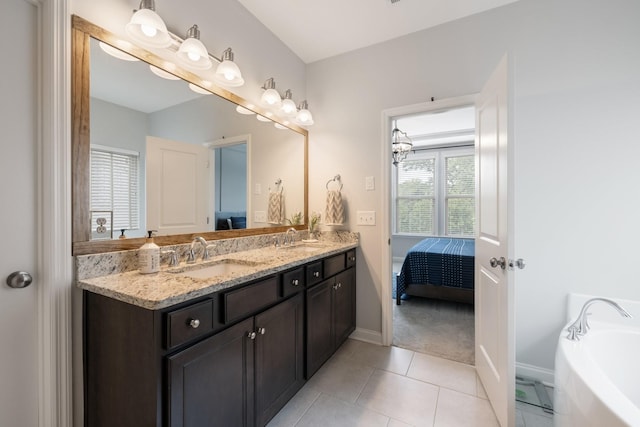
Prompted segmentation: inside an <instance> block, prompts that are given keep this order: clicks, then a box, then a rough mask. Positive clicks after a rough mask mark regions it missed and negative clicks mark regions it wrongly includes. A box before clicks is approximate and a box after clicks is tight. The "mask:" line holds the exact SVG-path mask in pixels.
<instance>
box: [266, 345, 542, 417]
mask: <svg viewBox="0 0 640 427" xmlns="http://www.w3.org/2000/svg"><path fill="white" fill-rule="evenodd" d="M522 406H525V407H522ZM527 406H530V405H526V404H522V405H520V406H518V411H517V414H516V421H517V426H518V427H538V426H540V427H550V426H552V424H553V423H552V419H551V418H550V416H549V415H547V416H544V415H541V414H540V413H542V411H541V410H539V412H540V413H538V412H537V411H536V410H538V408H536V407H531V408H526V407H527ZM497 425H498V422H497V420H496V417H495V415H494V413H493V410H492V409H491V405H490V404H489V401H488V400H487V399H486V394H485V392H484V389H483V388H482V385H481V384H480V381H479V380H478V378H477V376H476V371H475V368H474V367H473V366H471V365H466V364H463V363H458V362H453V361H450V360H446V359H441V358H438V357H434V356H429V355H426V354H422V353H417V352H414V351H411V350H405V349H402V348H398V347H382V346H378V345H373V344H368V343H364V342H361V341H356V340H351V339H349V340H347V341H346V342H345V343H344V344H343V345H342V347H340V348H339V349H338V351H337V352H336V354H335V355H334V356H333V357H332V358H331V359H329V360H328V361H327V362H326V363H325V364H324V366H322V368H320V370H319V371H318V372H317V373H316V374H315V375H314V376H313V377H312V378H311V379H310V380H309V381H308V382H307V384H305V386H304V387H303V388H302V389H301V390H300V391H299V392H298V393H297V394H296V395H295V396H294V397H293V399H291V400H290V401H289V403H288V404H287V405H286V406H285V407H284V408H283V409H282V410H281V411H280V412H279V413H278V414H277V415H276V416H275V417H274V419H273V420H271V422H270V423H269V424H268V427H292V426H296V427H300V426H322V427H341V426H345V427H354V426H367V427H369V426H388V427H401V426H434V427H444V426H460V427H471V426H483V427H484V426H497Z"/></svg>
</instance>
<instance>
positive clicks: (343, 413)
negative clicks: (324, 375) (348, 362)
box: [296, 394, 389, 427]
mask: <svg viewBox="0 0 640 427" xmlns="http://www.w3.org/2000/svg"><path fill="white" fill-rule="evenodd" d="M388 423H389V418H388V417H385V416H384V415H381V414H378V413H376V412H374V411H370V410H368V409H365V408H362V407H360V406H357V405H353V404H351V403H348V402H345V401H343V400H340V399H336V398H335V397H332V396H329V395H326V394H321V395H320V397H318V399H316V401H315V402H314V403H313V405H311V408H309V410H308V411H307V412H306V413H305V414H304V416H303V417H302V419H301V420H300V421H299V422H298V424H296V427H313V426H318V427H376V426H380V427H386V426H387V425H388Z"/></svg>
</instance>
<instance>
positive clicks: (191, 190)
mask: <svg viewBox="0 0 640 427" xmlns="http://www.w3.org/2000/svg"><path fill="white" fill-rule="evenodd" d="M208 168H209V149H208V148H207V147H204V146H201V145H196V144H187V143H184V142H176V141H170V140H166V139H161V138H156V137H151V136H150V137H147V164H146V170H147V175H146V181H147V229H148V230H157V231H158V235H166V234H189V233H198V232H203V231H206V230H207V229H210V230H213V225H212V224H209V222H210V220H209V217H208V206H209V198H210V190H211V185H210V184H209V182H210V177H209V170H208Z"/></svg>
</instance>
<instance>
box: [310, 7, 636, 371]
mask: <svg viewBox="0 0 640 427" xmlns="http://www.w3.org/2000/svg"><path fill="white" fill-rule="evenodd" d="M639 16H640V3H638V2H637V1H634V0H613V1H604V0H593V1H590V2H582V1H578V0H563V1H554V0H521V1H519V2H517V3H514V4H511V5H508V6H504V7H502V8H499V9H495V10H492V11H488V12H485V13H482V14H479V15H475V16H472V17H469V18H465V19H462V20H458V21H455V22H452V23H449V24H445V25H442V26H439V27H436V28H433V29H430V30H425V31H421V32H418V33H414V34H411V35H409V36H406V37H402V38H399V39H396V40H393V41H390V42H386V43H383V44H380V45H376V46H371V47H368V48H365V49H361V50H358V51H355V52H351V53H347V54H344V55H341V56H338V57H334V58H330V59H327V60H323V61H319V62H316V63H313V64H310V65H309V66H308V67H307V79H308V87H307V94H308V97H309V100H310V103H311V104H312V105H311V107H312V108H313V112H314V119H315V121H316V125H315V126H314V127H313V128H312V129H311V132H310V173H309V186H310V194H309V196H310V199H309V203H310V209H311V210H319V209H321V207H322V206H323V199H324V184H325V183H326V180H327V179H329V178H330V177H331V176H333V175H334V174H336V173H339V174H341V176H342V181H343V182H344V190H343V191H344V193H345V198H346V199H347V200H348V212H347V220H348V225H347V227H349V228H351V229H352V230H354V231H359V232H360V233H361V254H360V258H359V261H358V271H357V274H358V290H357V292H358V294H357V298H358V313H357V324H358V327H359V328H364V329H369V330H374V331H380V330H381V308H380V303H381V302H380V287H381V284H382V280H383V279H382V278H381V272H382V263H384V262H388V261H387V260H383V259H381V248H380V242H381V241H382V236H381V227H361V226H356V225H355V220H354V218H355V212H356V210H376V211H377V212H378V217H377V219H378V223H380V221H387V220H388V218H384V217H383V214H384V213H386V212H387V211H388V209H389V207H387V206H381V200H382V195H381V193H380V190H379V189H380V185H379V184H380V179H381V176H382V170H383V169H382V168H386V167H390V165H382V164H381V150H382V149H383V148H382V146H381V139H382V136H381V129H382V118H381V113H382V111H383V110H385V109H388V108H392V107H398V106H403V105H411V104H415V103H419V102H425V101H427V100H428V99H430V98H431V97H432V96H433V97H435V98H436V99H442V98H449V97H455V96H461V95H468V94H473V93H477V92H478V91H479V90H480V89H481V88H482V85H483V82H484V81H485V80H486V79H487V78H488V76H489V74H490V72H491V71H492V69H493V68H494V66H495V65H496V64H497V63H498V61H499V59H500V58H501V57H502V55H504V54H505V53H508V54H509V55H510V58H511V61H512V62H511V67H510V68H511V69H510V72H511V75H512V78H513V85H512V94H511V95H512V97H513V111H512V117H513V124H514V141H512V143H513V144H514V148H515V165H514V170H515V177H514V179H515V224H513V226H514V230H515V255H516V256H517V257H523V258H525V259H526V261H527V263H528V265H527V267H526V269H525V270H522V271H518V272H517V274H516V299H517V302H516V322H517V325H516V334H517V337H516V340H517V349H516V352H517V354H516V360H517V362H519V363H525V364H529V365H534V366H537V367H541V368H546V369H553V357H554V352H555V344H556V340H557V334H558V332H559V330H560V328H561V326H562V324H563V323H564V322H565V299H566V296H567V294H568V293H570V292H583V293H590V294H599V295H608V296H618V297H622V298H629V299H640V286H639V285H637V284H636V282H637V278H636V274H635V271H634V265H635V263H637V261H636V257H637V251H636V250H635V249H636V247H635V242H636V241H637V240H638V238H639V237H640V236H639V234H640V231H639V227H637V225H636V223H637V218H638V213H639V211H640V200H639V199H640V198H639V197H638V190H637V183H638V182H640V168H638V167H637V166H636V164H637V159H638V157H639V155H640V144H639V143H638V138H637V136H636V135H637V131H636V129H635V126H634V125H635V122H636V121H637V118H638V117H640V79H639V78H638V76H640V46H639V43H638V40H640V25H638V23H637V19H638V17H639ZM384 149H387V148H386V146H385V147H384ZM366 176H374V177H375V179H376V183H377V184H378V185H377V187H376V190H375V191H365V188H364V179H365V177H366Z"/></svg>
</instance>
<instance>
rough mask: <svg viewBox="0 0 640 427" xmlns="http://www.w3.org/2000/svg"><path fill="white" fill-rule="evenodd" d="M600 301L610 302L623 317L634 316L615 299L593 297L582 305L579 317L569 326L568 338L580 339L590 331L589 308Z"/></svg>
mask: <svg viewBox="0 0 640 427" xmlns="http://www.w3.org/2000/svg"><path fill="white" fill-rule="evenodd" d="M599 301H601V302H605V303H607V304H609V305H610V306H611V307H613V308H615V309H616V310H618V313H620V315H621V316H622V317H629V318H630V317H633V316H631V315H630V314H629V313H628V312H627V310H625V309H624V308H622V307H620V305H619V304H618V303H617V302H615V301H612V300H610V299H607V298H591V299H590V300H589V301H587V302H585V303H584V305H583V306H582V310H580V314H579V315H578V318H577V319H576V320H575V321H574V322H573V323H572V324H571V326H569V327H568V328H567V331H569V334H568V335H567V338H568V339H570V340H572V341H578V340H579V339H580V337H581V336H583V335H585V334H586V333H587V331H589V323H588V322H587V316H588V315H589V314H591V313H587V310H588V309H589V306H591V304H593V303H595V302H599Z"/></svg>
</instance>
